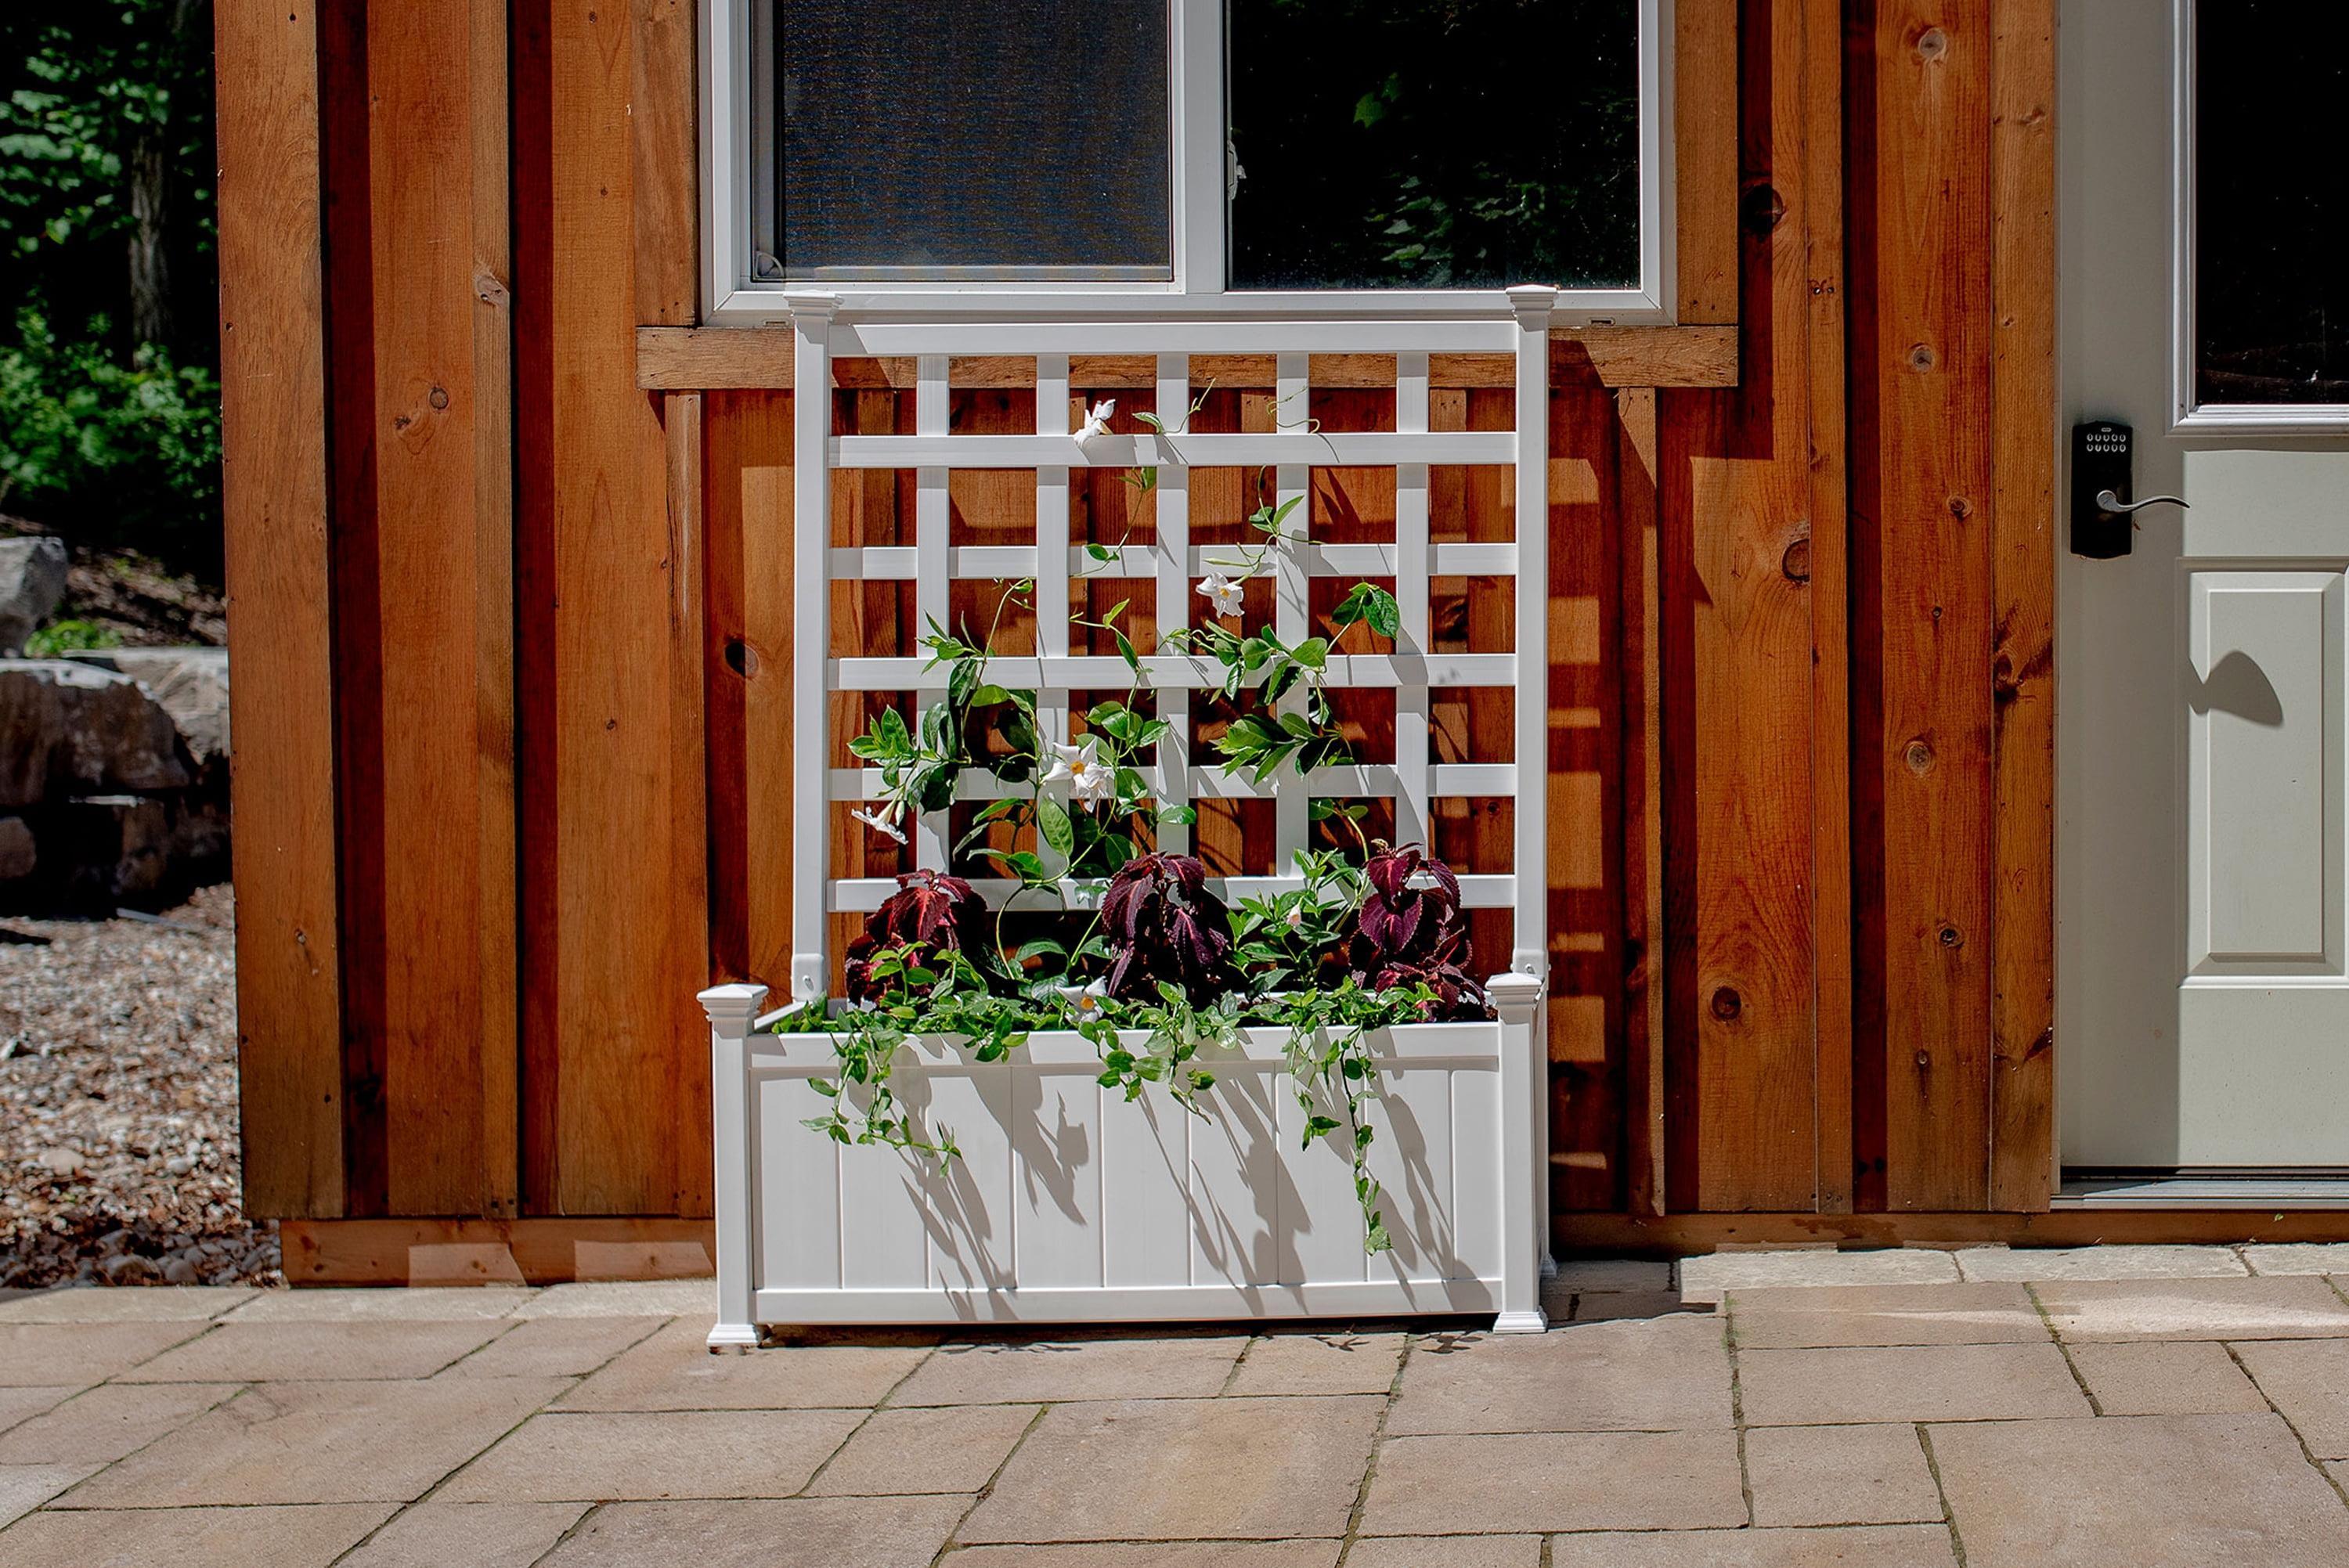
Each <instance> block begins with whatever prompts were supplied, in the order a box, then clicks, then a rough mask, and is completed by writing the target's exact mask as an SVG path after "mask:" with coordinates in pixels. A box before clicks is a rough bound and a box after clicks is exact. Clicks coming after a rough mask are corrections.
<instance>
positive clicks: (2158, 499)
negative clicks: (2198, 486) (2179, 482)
mask: <svg viewBox="0 0 2349 1568" xmlns="http://www.w3.org/2000/svg"><path fill="white" fill-rule="evenodd" d="M2149 506H2178V507H2184V508H2185V509H2186V510H2187V511H2193V510H2194V503H2193V502H2192V501H2189V500H2187V499H2186V498H2185V497H2183V496H2175V495H2149V496H2147V497H2146V498H2145V499H2144V500H2121V498H2120V497H2118V496H2116V495H2115V494H2114V493H2113V492H2112V491H2111V490H2098V491H2097V492H2096V510H2097V511H2103V512H2109V513H2111V514H2112V515H2113V516H2115V517H2127V515H2128V514H2129V513H2131V512H2133V511H2144V510H2145V509H2146V508H2147V507H2149Z"/></svg>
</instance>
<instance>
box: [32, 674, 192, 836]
mask: <svg viewBox="0 0 2349 1568" xmlns="http://www.w3.org/2000/svg"><path fill="white" fill-rule="evenodd" d="M189 783H191V775H190V771H189V767H188V761H187V757H186V753H185V752H184V751H183V750H182V748H181V745H180V736H179V729H178V727H177V726H175V725H174V724H173V723H172V722H171V715H170V714H168V713H166V712H165V711H164V710H163V708H162V706H161V705H160V704H159V703H158V702H157V701H156V700H155V699H154V698H153V697H151V696H148V695H147V693H146V691H145V690H144V689H142V688H141V687H140V685H139V683H138V682H137V681H136V680H133V679H132V678H131V677H130V676H126V675H121V674H119V673H117V672H115V671H113V670H105V669H98V668H96V667H94V666H92V665H86V664H78V663H75V662H73V661H71V660H67V659H0V810H13V809H16V808H19V807H25V806H35V805H39V804H42V803H43V802H46V801H57V800H61V799H69V798H72V797H75V796H82V795H99V794H123V793H146V792H150V791H153V790H159V789H185V788H186V787H187V786H188V784H189Z"/></svg>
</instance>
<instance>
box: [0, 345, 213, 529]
mask: <svg viewBox="0 0 2349 1568" xmlns="http://www.w3.org/2000/svg"><path fill="white" fill-rule="evenodd" d="M104 332H105V324H104V323H102V322H99V323H94V324H92V331H91V333H90V335H88V336H85V337H82V338H78V339H75V340H71V341H67V340H63V339H60V338H59V337H58V335H57V334H56V333H55V332H53V331H51V330H50V327H49V324H48V322H47V320H46V319H44V318H43V317H42V316H41V315H40V314H39V313H38V312H37V311H34V310H31V309H26V310H24V311H21V312H19V313H18V315H17V317H16V342H15V343H14V344H13V345H8V346H0V505H5V506H6V507H7V508H9V509H10V510H12V511H22V512H26V513H27V514H29V515H32V516H36V517H39V518H42V519H45V520H47V519H55V520H57V521H64V522H71V523H78V524H82V525H83V528H82V530H81V531H84V532H87V531H88V529H89V528H90V527H95V526H102V527H104V528H106V529H107V530H109V537H108V538H107V539H106V540H105V542H107V543H109V544H136V545H140V546H141V547H146V548H158V547H162V548H168V547H170V546H171V544H172V543H174V542H175V535H176V534H177V533H178V532H179V531H181V530H184V529H187V528H189V527H191V526H197V527H203V526H211V527H215V528H216V525H217V520H218V517H219V511H220V456H221V447H220V382H219V380H218V378H217V377H215V376H214V375H213V373H212V371H211V370H210V369H208V368H206V367H205V366H202V365H180V364H176V363H174V361H173V360H172V358H171V354H170V353H169V351H168V350H166V349H164V348H162V347H160V346H156V345H153V344H150V345H147V346H144V347H141V348H140V349H138V350H137V351H136V352H134V353H133V354H132V355H131V356H129V359H128V360H127V361H125V360H122V359H119V358H118V357H117V356H115V354H114V353H113V352H112V351H111V350H110V349H109V348H108V347H107V346H105V344H104V343H103V342H102V341H101V339H102V338H103V336H104ZM179 542H181V543H184V542H185V541H184V540H181V541H179ZM159 552H160V551H159Z"/></svg>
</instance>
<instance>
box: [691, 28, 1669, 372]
mask: <svg viewBox="0 0 2349 1568" xmlns="http://www.w3.org/2000/svg"><path fill="white" fill-rule="evenodd" d="M1633 3H1634V4H1635V5H1637V6H1638V9H1639V28H1640V52H1639V63H1638V71H1639V78H1640V133H1639V148H1640V281H1639V283H1638V284H1636V285H1635V286H1631V287H1628V288H1578V289H1564V290H1561V291H1560V292H1559V294H1558V296H1557V315H1556V317H1555V318H1554V319H1556V320H1557V321H1558V322H1559V324H1560V325H1567V324H1589V323H1601V322H1607V323H1618V324H1623V325H1631V324H1641V325H1670V324H1671V323H1672V322H1673V320H1674V318H1675V306H1676V303H1677V294H1676V280H1675V277H1674V266H1673V261H1674V257H1673V231H1674V228H1675V226H1676V225H1675V222H1674V215H1675V214H1676V212H1677V210H1678V209H1677V205H1676V201H1675V192H1674V188H1673V180H1672V149H1673V143H1674V137H1673V136H1672V134H1671V128H1672V126H1673V112H1672V111H1673V106H1672V91H1671V47H1670V44H1669V40H1670V39H1671V36H1672V27H1673V15H1672V12H1673V0H1633ZM1167 9H1168V15H1169V24H1170V27H1171V30H1172V37H1171V39H1170V44H1169V50H1168V63H1169V68H1170V71H1171V74H1172V78H1173V79H1172V81H1171V82H1170V84H1169V88H1170V90H1169V93H1168V105H1169V108H1170V111H1171V114H1172V116H1173V124H1172V125H1170V126H1169V128H1168V130H1169V138H1170V144H1171V152H1172V163H1171V167H1170V181H1169V187H1168V189H1169V192H1170V196H1171V201H1170V207H1171V209H1172V210H1171V212H1170V214H1169V221H1170V223H1171V225H1172V234H1171V239H1172V251H1171V253H1172V255H1173V258H1174V276H1173V277H1172V278H1171V279H1159V280H1133V279H1127V280H1099V279H1094V280H1085V279H1079V278H1068V279H1066V280H1061V279H1053V280H1050V281H1045V280H1037V279H1023V278H1000V277H997V278H978V277H973V278H968V279H948V280H940V279H925V280H905V279H890V278H887V277H883V276H874V277H867V278H858V277H843V276H840V275H838V274H837V273H836V272H835V273H833V274H831V275H817V276H799V277H789V276H786V275H784V274H783V273H781V271H780V270H779V269H776V270H770V269H768V268H762V267H759V266H756V265H755V263H756V260H757V256H756V252H755V244H756V240H757V237H758V236H759V234H760V233H761V232H762V225H763V232H771V214H772V206H773V191H774V188H775V186H774V180H773V169H774V165H773V158H774V151H775V147H776V139H775V136H774V126H773V123H772V106H773V103H774V96H773V94H772V92H771V91H770V90H768V89H769V88H771V85H772V84H771V73H772V69H773V59H774V51H773V49H772V47H771V37H772V34H771V26H772V23H771V15H772V4H771V0H703V4H702V6H701V29H702V36H701V72H700V76H701V84H700V88H701V161H702V169H701V207H702V211H701V217H702V224H701V233H702V270H703V296H702V297H703V298H704V299H705V300H706V301H707V302H709V303H708V308H707V310H706V312H705V315H704V317H703V319H704V322H705V323H706V324H707V325H720V326H723V325H744V326H754V325H776V324H778V323H780V322H781V321H783V320H785V319H787V318H788V312H787V311H786V309H785V307H784V304H783V302H782V298H781V296H782V295H783V294H785V293H786V292H798V293H805V292H808V291H810V290H820V291H823V292H826V293H832V294H837V295H839V296H840V300H841V310H842V312H843V314H845V315H852V316H858V317H865V318H870V319H887V318H892V317H895V318H899V319H905V318H929V319H937V318H942V317H943V318H952V319H970V320H1019V319H1053V318H1058V319H1081V318H1084V317H1088V316H1104V317H1106V316H1114V317H1118V318H1123V319H1131V318H1135V317H1143V318H1154V319H1179V318H1184V317H1200V316H1207V317H1226V318H1228V317H1261V318H1286V319H1291V320H1294V319H1299V318H1318V319H1327V318H1346V317H1354V318H1360V319H1367V320H1392V319H1396V318H1411V319H1419V320H1428V319H1437V320H1447V319H1456V318H1460V317H1477V316H1493V317H1500V316H1505V315H1507V314H1508V304H1507V300H1506V296H1505V295H1504V294H1503V292H1502V291H1501V290H1500V289H1497V288H1467V289H1280V290H1270V289H1266V290H1231V289H1227V288H1226V287H1225V282H1226V279H1225V253H1226V247H1225V233H1224V229H1225V222H1226V211H1227V209H1226V193H1225V181H1226V159H1225V157H1224V156H1223V154H1222V144H1223V142H1224V140H1225V138H1224V136H1223V134H1222V131H1221V127H1222V125H1223V122H1224V118H1225V108H1224V65H1223V62H1224V0H1168V7H1167ZM1202 126H1206V127H1210V128H1215V129H1208V130H1205V131H1202V130H1201V129H1199V128H1200V127H1202ZM1203 154H1204V155H1203ZM761 274H764V275H761ZM1527 281H1531V280H1527Z"/></svg>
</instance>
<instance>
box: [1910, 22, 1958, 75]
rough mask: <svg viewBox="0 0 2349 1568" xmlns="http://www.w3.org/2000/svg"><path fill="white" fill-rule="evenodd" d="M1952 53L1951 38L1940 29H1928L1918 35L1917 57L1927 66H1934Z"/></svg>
mask: <svg viewBox="0 0 2349 1568" xmlns="http://www.w3.org/2000/svg"><path fill="white" fill-rule="evenodd" d="M1949 52H1950V36H1949V35H1948V34H1947V33H1944V32H1943V31H1941V29H1940V28H1939V27H1928V28H1926V29H1925V30H1924V31H1923V32H1921V33H1920V34H1918V35H1917V57H1918V58H1919V59H1920V60H1922V61H1924V62H1925V63H1926V64H1927V65H1929V66H1930V65H1931V64H1933V63H1934V62H1935V61H1936V60H1939V59H1940V57H1942V56H1944V55H1946V54H1948V53H1949Z"/></svg>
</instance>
